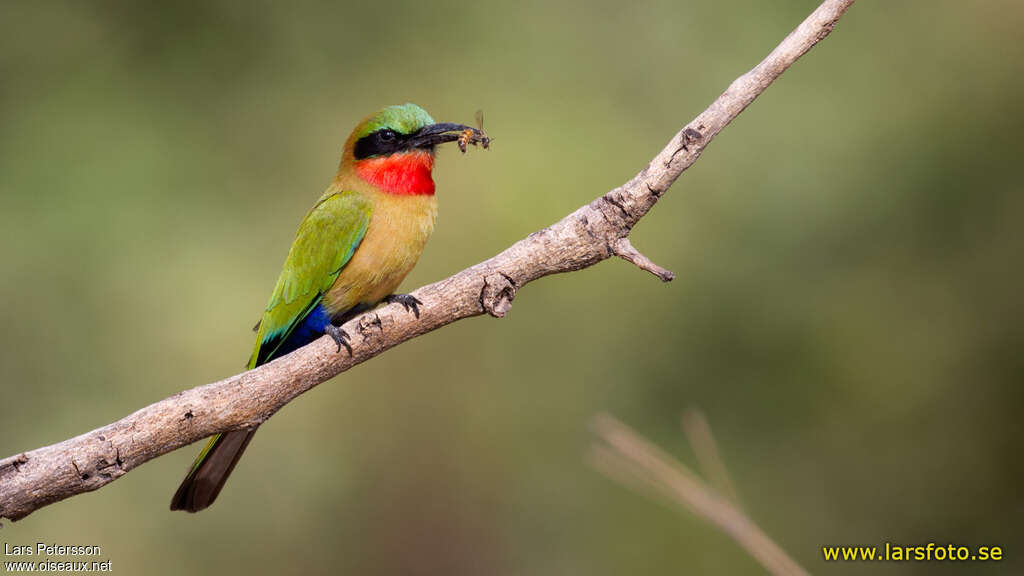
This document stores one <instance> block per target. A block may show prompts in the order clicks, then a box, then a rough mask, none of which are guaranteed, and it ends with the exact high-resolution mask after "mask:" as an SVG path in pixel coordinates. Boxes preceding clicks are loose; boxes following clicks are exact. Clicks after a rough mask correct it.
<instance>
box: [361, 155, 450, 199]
mask: <svg viewBox="0 0 1024 576" xmlns="http://www.w3.org/2000/svg"><path fill="white" fill-rule="evenodd" d="M433 169H434V155H433V154H431V153H430V152H427V151H424V150H416V151H413V152H402V153H399V154H391V155H390V156H381V157H378V158H367V159H365V160H359V161H358V162H356V174H358V175H359V177H360V178H362V179H363V180H366V181H367V182H369V183H370V184H373V185H374V186H377V187H378V188H380V189H381V190H383V191H385V192H387V193H388V194H396V195H399V196H420V195H428V196H433V195H434V179H433V177H431V170H433Z"/></svg>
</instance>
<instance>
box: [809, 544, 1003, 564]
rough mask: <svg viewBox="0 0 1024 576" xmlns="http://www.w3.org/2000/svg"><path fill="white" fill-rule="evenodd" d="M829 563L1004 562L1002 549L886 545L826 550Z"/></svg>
mask: <svg viewBox="0 0 1024 576" xmlns="http://www.w3.org/2000/svg"><path fill="white" fill-rule="evenodd" d="M821 552H822V554H823V555H824V556H825V561H826V562H872V561H875V562H879V561H881V562H929V561H930V562H989V561H999V560H1002V559H1003V549H1002V548H1001V547H999V546H978V547H977V548H972V547H970V546H957V545H956V544H946V545H939V544H936V543H934V542H929V543H928V544H925V545H922V546H903V545H900V544H893V543H891V542H886V543H885V545H884V546H822V547H821Z"/></svg>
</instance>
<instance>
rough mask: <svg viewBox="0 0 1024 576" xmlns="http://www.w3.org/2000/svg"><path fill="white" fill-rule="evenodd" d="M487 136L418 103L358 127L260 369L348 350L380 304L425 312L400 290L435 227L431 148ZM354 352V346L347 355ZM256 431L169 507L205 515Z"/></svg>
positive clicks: (283, 279) (235, 435) (264, 330)
mask: <svg viewBox="0 0 1024 576" xmlns="http://www.w3.org/2000/svg"><path fill="white" fill-rule="evenodd" d="M467 130H471V131H472V134H473V136H472V139H471V141H472V142H473V143H476V142H481V143H483V144H484V146H485V147H486V146H487V144H488V143H489V141H490V140H489V139H488V138H487V136H486V135H485V134H483V132H481V131H479V130H476V129H473V128H470V127H469V126H463V125H461V124H449V123H435V122H434V120H433V119H432V118H431V117H430V115H429V114H427V113H426V112H425V111H424V110H423V109H422V108H420V107H419V106H416V105H415V104H405V105H403V106H389V107H387V108H384V109H383V110H381V111H379V112H377V113H376V114H373V115H372V116H369V117H368V118H366V119H365V120H363V121H362V122H360V123H359V125H358V126H356V129H355V130H354V131H353V132H352V135H351V136H349V138H348V141H347V142H346V143H345V150H344V152H343V154H342V157H341V165H340V166H339V167H338V173H337V175H336V176H335V177H334V181H333V182H332V183H331V185H330V186H329V187H328V188H327V191H326V192H324V193H323V195H322V196H320V199H319V200H318V201H317V203H316V205H314V206H313V208H312V209H311V210H310V211H309V213H308V214H306V217H305V218H304V219H303V220H302V223H301V224H300V225H299V230H298V232H297V233H296V235H295V241H294V242H293V243H292V247H291V250H289V252H288V257H287V259H286V260H285V263H284V269H283V270H282V271H281V276H280V277H279V278H278V280H277V286H275V287H274V292H273V293H272V294H271V296H270V302H269V303H268V304H267V307H266V309H265V310H264V312H263V317H262V319H261V320H260V323H259V324H258V325H257V334H256V347H255V349H254V350H253V352H252V357H251V358H250V359H249V368H250V369H251V368H255V367H257V366H259V365H261V364H264V363H266V362H269V361H270V360H273V359H274V358H277V357H280V356H283V355H284V354H287V353H289V352H291V351H293V350H296V349H297V348H299V347H301V346H304V345H306V344H308V343H309V342H312V341H313V340H315V339H317V338H319V337H320V336H322V335H324V334H328V335H330V336H331V337H332V338H334V340H335V342H337V344H338V350H339V351H340V350H341V347H342V346H345V347H346V348H348V347H349V345H348V343H347V341H346V340H347V338H348V335H347V334H345V332H344V331H343V330H341V329H340V328H339V326H340V325H341V324H343V323H344V322H345V321H346V320H347V319H349V318H352V317H353V316H354V315H356V314H358V313H359V312H362V311H364V310H366V309H368V308H371V307H373V306H376V305H377V304H378V303H380V302H382V301H387V302H399V303H401V304H402V305H403V306H405V307H406V309H407V310H408V309H410V308H411V309H412V311H413V312H415V313H416V314H417V316H418V315H419V310H418V308H417V306H418V305H419V304H420V302H419V301H418V300H416V299H415V298H414V297H412V296H409V295H407V294H404V295H396V294H393V292H394V291H395V290H396V289H397V288H398V285H399V284H400V283H401V282H402V279H403V278H405V276H406V274H408V273H409V271H410V270H412V267H413V266H414V265H415V264H416V260H417V259H418V258H419V256H420V253H421V252H422V251H423V246H424V245H425V244H426V243H427V238H428V237H429V236H430V233H431V232H432V231H433V229H434V216H435V215H436V214H437V200H436V199H435V198H434V180H433V178H432V176H431V173H432V170H433V167H434V147H435V146H437V145H438V144H442V143H444V142H453V141H456V140H459V137H460V136H462V138H463V139H465V138H466V134H467V132H466V131H467ZM350 351H351V349H350ZM255 433H256V429H255V428H253V429H249V430H234V431H230V432H224V433H222V434H218V435H216V436H214V437H213V438H211V439H210V441H209V443H208V444H207V445H206V447H205V448H203V451H202V452H200V454H199V456H198V457H197V458H196V461H195V462H194V463H193V464H192V467H191V468H190V469H189V472H188V475H187V476H186V477H185V480H184V481H182V483H181V486H180V487H179V488H178V491H177V492H176V493H175V494H174V498H173V499H172V500H171V510H187V511H189V512H198V511H199V510H202V509H204V508H206V507H207V506H209V505H210V504H212V503H213V501H214V499H216V498H217V494H219V493H220V490H221V488H223V487H224V482H225V481H226V480H227V478H228V475H230V474H231V470H232V469H234V467H235V464H237V463H238V459H239V458H240V457H241V456H242V452H243V451H244V450H245V447H246V446H247V445H248V444H249V441H250V440H251V439H252V436H253V434H255Z"/></svg>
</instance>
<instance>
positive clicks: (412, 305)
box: [384, 294, 423, 318]
mask: <svg viewBox="0 0 1024 576" xmlns="http://www.w3.org/2000/svg"><path fill="white" fill-rule="evenodd" d="M384 301H385V302H387V303H388V304H391V303H393V302H398V303H399V304H401V305H402V307H403V308H405V311H406V312H408V311H409V310H412V313H413V314H415V315H416V318H419V317H420V304H423V302H420V299H419V298H417V297H415V296H413V295H412V294H391V295H390V296H385V297H384Z"/></svg>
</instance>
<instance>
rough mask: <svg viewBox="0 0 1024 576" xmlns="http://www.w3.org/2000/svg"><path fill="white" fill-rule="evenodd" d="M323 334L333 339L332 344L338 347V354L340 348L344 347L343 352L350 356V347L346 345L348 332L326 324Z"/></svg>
mask: <svg viewBox="0 0 1024 576" xmlns="http://www.w3.org/2000/svg"><path fill="white" fill-rule="evenodd" d="M324 334H327V335H328V336H330V337H331V338H333V339H334V343H335V344H337V345H338V352H341V347H342V346H344V347H345V350H348V355H349V356H351V355H352V347H351V346H349V344H348V332H345V331H344V330H342V329H341V327H340V326H335V325H334V324H328V325H327V328H325V329H324Z"/></svg>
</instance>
